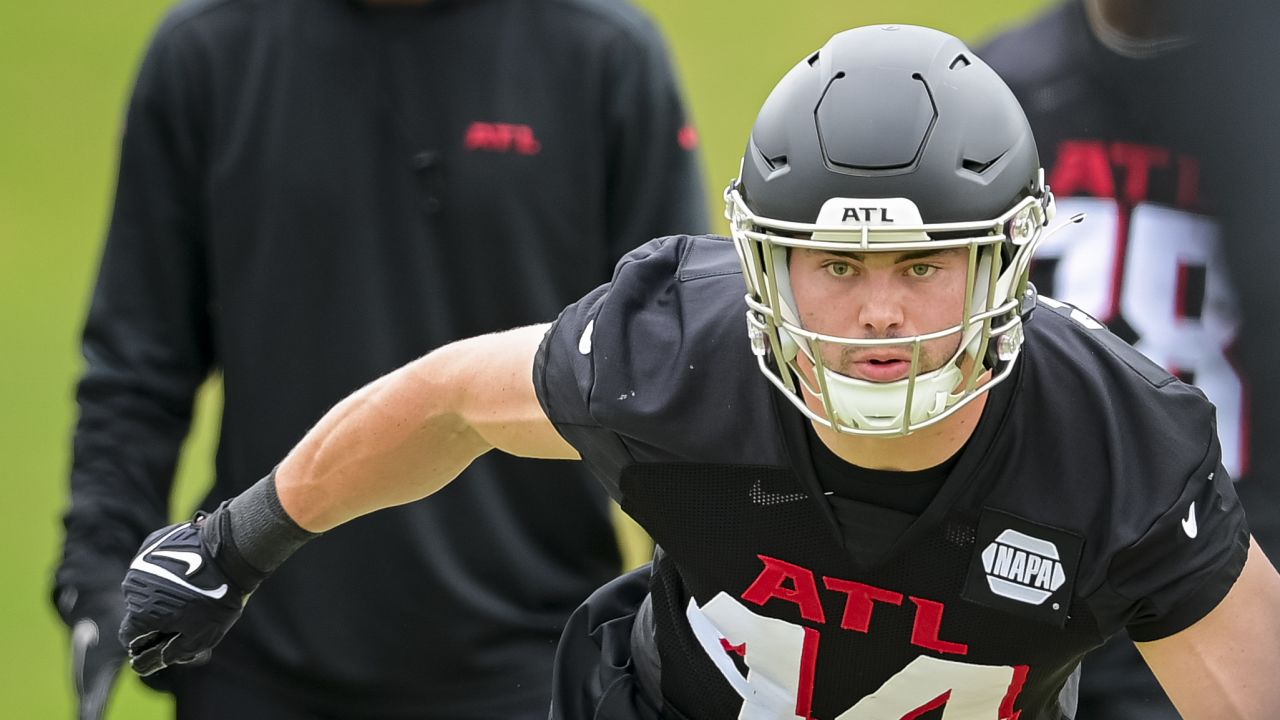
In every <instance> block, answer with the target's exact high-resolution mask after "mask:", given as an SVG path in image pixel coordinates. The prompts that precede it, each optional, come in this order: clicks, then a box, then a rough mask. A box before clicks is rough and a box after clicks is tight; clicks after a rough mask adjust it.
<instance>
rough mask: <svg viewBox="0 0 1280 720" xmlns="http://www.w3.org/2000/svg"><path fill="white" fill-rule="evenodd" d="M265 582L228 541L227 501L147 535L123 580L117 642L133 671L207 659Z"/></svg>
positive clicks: (154, 670) (149, 670) (199, 661)
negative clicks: (259, 584)
mask: <svg viewBox="0 0 1280 720" xmlns="http://www.w3.org/2000/svg"><path fill="white" fill-rule="evenodd" d="M265 577H266V573H263V572H260V571H258V570H257V569H255V568H253V567H252V566H250V565H249V564H248V563H246V562H245V561H244V560H243V558H242V557H241V556H240V554H239V551H238V550H237V549H236V547H235V544H234V542H231V538H230V530H229V522H228V518H227V506H226V503H224V504H223V505H222V506H221V507H219V508H218V509H217V510H215V511H214V512H213V513H211V514H209V515H207V516H206V515H203V514H197V515H196V518H195V519H194V520H192V521H191V522H185V523H179V524H177V525H170V526H168V527H165V528H161V529H160V530H157V531H156V532H154V533H152V534H151V535H149V536H148V537H147V539H146V540H144V541H143V543H142V550H141V551H140V552H139V553H138V555H137V556H136V557H135V558H134V559H133V563H132V564H130V565H129V570H128V572H127V573H126V574H125V578H124V583H123V588H124V599H125V615H124V620H123V622H121V624H120V643H121V644H122V645H123V646H124V647H125V648H127V649H128V653H129V662H130V664H131V665H132V666H133V669H134V670H136V671H137V672H138V674H139V675H143V676H146V675H150V674H151V673H154V672H156V671H157V670H161V669H163V668H165V667H168V666H169V665H175V664H184V663H201V662H204V661H207V660H208V659H209V656H210V654H211V653H212V651H213V647H214V646H215V645H217V644H218V642H219V641H220V640H222V637H223V636H224V635H226V633H227V630H229V629H231V626H232V625H233V624H234V623H235V621H236V620H237V619H238V618H239V617H240V612H241V610H242V609H243V607H244V601H245V598H247V597H248V595H249V593H251V592H253V590H254V589H255V588H256V587H257V586H258V583H260V582H261V581H262V579H263V578H265Z"/></svg>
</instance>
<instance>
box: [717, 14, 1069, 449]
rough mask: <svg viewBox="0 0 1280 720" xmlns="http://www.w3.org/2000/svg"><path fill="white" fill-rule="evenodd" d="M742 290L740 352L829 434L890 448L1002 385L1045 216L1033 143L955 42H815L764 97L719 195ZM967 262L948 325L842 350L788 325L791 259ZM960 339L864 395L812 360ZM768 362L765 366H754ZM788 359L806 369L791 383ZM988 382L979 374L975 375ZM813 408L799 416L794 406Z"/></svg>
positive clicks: (858, 385)
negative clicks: (870, 256)
mask: <svg viewBox="0 0 1280 720" xmlns="http://www.w3.org/2000/svg"><path fill="white" fill-rule="evenodd" d="M725 200H726V217H728V219H729V222H730V227H731V230H732V235H733V239H734V242H735V246H736V247H737V250H738V253H739V256H740V258H741V260H742V265H743V271H744V276H745V278H746V282H747V291H748V292H747V305H748V312H747V320H748V325H749V328H750V332H751V338H752V347H753V350H754V351H755V352H756V354H757V355H758V356H759V359H760V368H761V370H762V371H763V372H764V373H765V375H766V376H767V377H768V378H769V379H770V381H772V382H773V383H774V384H775V385H776V386H777V387H778V388H779V389H781V390H783V391H784V392H785V393H786V394H787V395H788V397H789V398H790V399H791V400H792V401H793V403H795V405H796V406H797V407H799V408H800V409H801V410H802V411H803V412H804V413H805V414H806V415H808V416H809V417H811V418H813V419H814V420H816V421H818V422H821V423H823V424H826V425H828V426H829V427H831V428H833V429H836V430H838V431H841V432H848V433H854V434H861V435H901V434H906V433H909V432H911V431H912V430H915V429H918V428H921V427H924V426H927V425H930V424H933V423H935V422H937V421H939V420H941V419H942V418H944V417H946V416H947V415H949V414H950V413H952V412H954V411H955V410H957V409H958V408H960V407H961V406H962V405H964V404H965V403H967V402H969V401H971V400H972V399H974V398H975V397H977V396H978V395H979V394H980V393H982V392H985V391H986V390H989V389H990V388H991V387H993V386H994V385H995V384H997V383H998V382H1000V381H1001V380H1003V379H1004V378H1005V377H1007V376H1008V374H1009V371H1010V369H1011V368H1012V365H1013V362H1014V360H1015V359H1016V358H1017V356H1018V353H1019V351H1020V350H1021V346H1022V339H1023V335H1022V315H1023V311H1024V310H1025V309H1026V307H1027V306H1029V305H1030V304H1031V303H1033V302H1034V291H1033V290H1031V289H1030V288H1029V286H1028V283H1027V275H1028V271H1029V265H1030V260H1031V253H1032V251H1033V250H1034V248H1035V246H1036V244H1037V242H1038V241H1039V239H1040V237H1041V233H1042V232H1043V229H1044V228H1045V226H1046V225H1047V224H1048V222H1049V220H1050V219H1051V218H1052V216H1053V196H1052V195H1051V194H1050V192H1049V190H1048V188H1047V187H1046V186H1045V184H1044V174H1043V172H1042V171H1041V169H1040V162H1039V156H1038V154H1037V152H1036V146H1035V140H1034V139H1033V137H1032V134H1031V129H1030V127H1029V126H1028V124H1027V120H1026V116H1025V115H1024V114H1023V111H1022V108H1021V107H1020V106H1019V104H1018V102H1017V100H1016V99H1015V98H1014V96H1013V93H1012V92H1011V91H1010V90H1009V88H1008V87H1007V86H1006V85H1005V84H1004V82H1003V81H1002V80H1001V79H1000V78H999V77H998V76H997V75H996V73H995V72H994V71H993V70H992V69H991V68H990V67H988V66H987V64H986V63H984V62H983V61H982V60H981V59H979V58H978V57H977V56H976V55H974V54H973V52H972V51H971V50H969V49H968V48H967V47H965V45H964V43H962V42H961V41H960V40H958V39H956V38H954V37H952V36H950V35H947V34H946V33H942V32H939V31H937V30H931V29H928V28H923V27H913V26H906V25H882V26H875V27H862V28H856V29H853V30H849V31H846V32H842V33H840V34H838V35H836V36H835V37H833V38H831V40H830V41H828V42H827V44H826V45H825V46H824V47H823V48H822V49H821V50H819V51H817V52H816V53H813V54H812V55H810V56H809V57H807V58H805V59H804V60H803V61H801V62H800V63H799V64H798V65H796V66H795V67H794V68H792V70H791V71H790V72H789V73H787V75H786V76H785V77H783V78H782V81H781V82H779V83H778V85H777V86H776V87H775V88H774V89H773V92H772V93H771V94H770V95H769V97H768V99H767V100H765V103H764V106H763V107H762V108H761V109H760V114H759V116H758V118H757V119H756V123H755V126H754V128H753V129H752V132H751V139H750V141H749V142H748V144H747V150H746V153H745V155H744V156H743V159H742V168H741V173H740V176H739V177H738V179H737V180H735V181H734V182H733V183H732V184H730V186H729V188H728V189H727V190H726V191H725ZM957 247H958V248H967V249H968V251H969V275H968V290H969V292H968V293H967V295H966V299H965V305H966V307H965V308H964V313H963V318H964V319H963V320H962V322H961V323H960V324H959V325H956V326H954V327H951V328H947V329H945V330H942V331H939V332H932V333H929V334H928V335H918V336H913V337H904V338H893V339H873V340H866V339H855V338H845V337H836V336H830V335H822V334H818V333H815V332H812V331H809V330H806V329H805V328H804V327H803V326H802V325H801V323H800V320H799V318H798V316H797V313H796V309H795V302H794V299H793V297H792V292H791V286H790V279H789V274H788V272H787V258H788V250H789V249H790V248H814V249H826V250H840V251H850V252H858V253H868V252H880V251H884V252H894V253H904V252H912V251H917V250H932V249H942V248H957ZM947 336H959V338H960V343H959V349H958V350H957V351H956V354H955V356H954V357H953V358H952V359H951V360H950V361H949V362H947V363H946V364H944V365H943V366H942V367H940V368H937V369H934V370H926V371H920V370H919V369H918V368H917V364H916V363H915V362H913V363H912V368H911V371H910V373H909V375H908V377H906V378H904V379H902V380H897V381H893V382H883V383H878V382H871V381H866V380H861V379H856V378H852V377H848V376H846V375H842V374H840V373H837V372H835V371H833V370H831V369H830V368H827V367H825V366H824V364H823V360H822V358H823V354H822V347H823V345H824V344H835V345H838V346H845V347H849V346H852V347H870V346H884V345H889V344H892V345H897V346H902V345H908V346H910V347H912V352H913V357H914V358H916V359H918V358H919V357H920V355H919V352H920V347H921V344H922V343H924V342H925V341H928V340H934V339H937V338H941V337H947ZM770 355H772V357H773V361H772V362H771V361H770V360H769V356H770ZM801 356H803V357H804V358H806V359H807V361H808V365H809V366H810V367H812V368H813V372H812V373H811V374H809V375H806V374H805V373H804V372H803V371H802V366H801V365H800V364H798V362H797V361H798V360H799V359H800V358H801ZM988 373H989V374H990V375H989V377H987V375H988ZM805 394H808V395H810V396H812V397H813V398H816V399H817V400H819V401H820V403H821V406H822V408H823V412H816V411H814V410H812V409H810V408H809V407H808V406H807V405H806V402H805V398H804V395H805Z"/></svg>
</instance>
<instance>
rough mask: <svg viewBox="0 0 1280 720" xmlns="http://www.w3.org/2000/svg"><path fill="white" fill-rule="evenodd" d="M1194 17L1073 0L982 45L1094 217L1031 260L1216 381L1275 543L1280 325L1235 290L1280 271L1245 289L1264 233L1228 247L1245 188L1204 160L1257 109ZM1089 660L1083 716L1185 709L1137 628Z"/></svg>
mask: <svg viewBox="0 0 1280 720" xmlns="http://www.w3.org/2000/svg"><path fill="white" fill-rule="evenodd" d="M1189 20H1190V17H1189V12H1188V9H1187V8H1184V7H1180V6H1179V3H1176V2H1175V3H1169V2H1142V1H1135V0H1070V1H1069V2H1066V3H1063V4H1061V5H1058V6H1057V7H1055V8H1053V9H1052V10H1050V11H1048V12H1047V13H1045V14H1044V15H1042V16H1041V17H1038V18H1036V19H1034V20H1032V21H1031V22H1030V23H1028V24H1027V25H1025V26H1022V27H1019V28H1016V29H1013V30H1011V31H1009V32H1006V33H1004V34H1002V35H1001V36H1000V37H997V38H996V39H994V40H993V41H992V42H990V43H989V45H988V46H987V47H985V48H983V49H980V50H979V51H978V54H979V55H980V56H982V58H983V59H984V60H986V61H987V62H988V63H990V64H991V66H992V67H993V68H994V69H995V70H996V71H997V72H999V73H1000V74H1001V76H1002V77H1003V78H1004V79H1005V80H1006V82H1008V84H1009V86H1010V88H1011V89H1012V90H1013V92H1014V94H1015V95H1016V96H1017V97H1018V99H1019V101H1020V102H1021V104H1022V105H1023V107H1024V108H1025V109H1026V112H1027V119H1028V120H1029V121H1030V123H1031V128H1032V131H1033V132H1034V133H1035V136H1036V141H1037V144H1038V145H1039V147H1040V154H1041V160H1042V162H1043V163H1044V167H1045V172H1046V176H1047V178H1048V181H1049V185H1050V186H1051V187H1052V188H1053V190H1054V194H1055V196H1056V198H1057V202H1058V207H1059V209H1060V211H1061V212H1062V213H1063V214H1071V213H1075V212H1084V213H1087V214H1088V216H1089V220H1088V222H1086V223H1085V224H1084V225H1083V226H1082V228H1081V229H1080V230H1079V231H1077V232H1073V233H1061V234H1058V235H1057V236H1055V237H1051V238H1050V239H1049V240H1048V241H1046V242H1045V243H1044V244H1043V246H1042V247H1041V249H1040V252H1039V254H1038V255H1037V260H1036V263H1035V265H1034V266H1033V268H1032V275H1031V276H1032V280H1033V281H1034V282H1035V285H1036V288H1037V289H1038V290H1039V291H1040V292H1041V293H1044V294H1046V295H1051V296H1053V297H1055V298H1058V299H1060V300H1064V301H1066V302H1069V303H1072V304H1074V305H1076V306H1077V307H1080V308H1081V309H1083V310H1085V311H1086V312H1088V313H1090V314H1091V315H1092V316H1093V317H1095V318H1097V319H1098V320H1100V321H1102V322H1103V323H1105V324H1106V325H1107V326H1108V328H1110V329H1111V330H1112V331H1113V332H1115V333H1116V334H1117V335H1119V336H1120V337H1121V338H1123V339H1125V340H1127V341H1129V342H1131V343H1134V344H1135V345H1136V347H1137V348H1138V349H1139V350H1141V351H1142V352H1143V353H1144V354H1145V355H1147V356H1148V357H1150V358H1152V359H1153V360H1155V361H1157V362H1158V363H1160V364H1161V365H1162V366H1163V367H1164V368H1165V369H1167V370H1168V371H1169V372H1171V373H1174V374H1176V375H1178V376H1179V378H1180V379H1182V380H1184V381H1185V382H1189V383H1194V384H1195V385H1197V386H1198V387H1199V388H1200V389H1201V390H1203V391H1204V393H1205V394H1206V396H1207V397H1208V399H1209V400H1210V401H1211V402H1213V403H1214V405H1215V406H1216V407H1217V421H1218V434H1219V437H1220V438H1221V439H1222V445H1223V466H1224V467H1225V468H1226V469H1227V471H1228V472H1230V473H1231V475H1232V477H1234V478H1236V479H1237V489H1238V492H1239V494H1240V497H1241V500H1242V502H1243V505H1244V507H1245V510H1246V512H1247V513H1248V515H1249V519H1250V526H1251V528H1252V529H1253V534H1254V536H1255V537H1256V538H1257V539H1258V541H1259V543H1260V544H1261V545H1262V547H1263V548H1264V549H1265V550H1267V551H1268V553H1269V554H1270V555H1271V556H1272V557H1274V556H1275V554H1276V552H1277V551H1280V545H1277V542H1280V537H1277V536H1276V533H1275V532H1274V530H1272V528H1273V527H1275V525H1276V523H1277V520H1278V518H1277V515H1280V507H1277V505H1276V504H1275V502H1274V500H1270V499H1268V498H1267V494H1266V491H1265V488H1264V487H1263V478H1264V477H1272V478H1274V471H1271V472H1270V474H1269V473H1268V471H1267V470H1266V468H1265V466H1263V467H1260V466H1259V463H1258V462H1257V461H1256V459H1255V458H1254V457H1252V455H1253V454H1254V453H1255V452H1256V451H1257V449H1259V448H1265V447H1266V446H1267V444H1268V443H1269V442H1270V441H1269V438H1272V437H1274V435H1275V432H1276V430H1277V429H1276V428H1274V427H1268V426H1267V425H1266V424H1265V423H1261V422H1259V419H1260V417H1261V418H1265V417H1267V416H1268V414H1267V409H1266V403H1265V402H1259V401H1258V398H1261V397H1264V395H1255V396H1254V399H1253V401H1252V402H1251V401H1250V398H1249V394H1250V393H1251V392H1252V393H1256V392H1257V391H1258V390H1260V389H1262V388H1261V387H1260V386H1259V381H1260V380H1261V379H1263V378H1265V377H1266V375H1267V374H1268V373H1267V369H1266V365H1262V364H1258V363H1256V362H1253V359H1254V358H1256V357H1258V356H1257V355H1256V354H1253V355H1244V356H1242V355H1241V354H1240V352H1239V349H1240V348H1239V345H1240V342H1239V341H1240V338H1241V337H1242V336H1248V341H1249V342H1251V343H1254V344H1257V343H1261V344H1274V341H1275V339H1278V338H1280V329H1278V328H1277V327H1276V325H1275V323H1274V322H1273V321H1271V320H1270V317H1271V316H1270V315H1268V314H1266V313H1265V312H1261V313H1258V316H1259V317H1264V318H1266V321H1265V322H1252V323H1250V324H1247V325H1243V326H1242V325H1241V324H1240V319H1239V318H1240V313H1239V305H1238V302H1237V299H1238V298H1239V297H1240V294H1241V290H1245V291H1246V292H1245V296H1246V297H1248V298H1250V299H1251V300H1252V301H1253V302H1255V303H1256V302H1257V296H1258V295H1259V293H1258V290H1263V292H1264V293H1265V292H1266V291H1265V289H1264V288H1262V287H1261V285H1263V284H1265V285H1274V282H1273V281H1272V280H1270V279H1266V280H1264V281H1263V283H1258V282H1256V281H1254V284H1255V285H1259V286H1260V287H1258V288H1242V287H1241V285H1240V282H1239V281H1240V279H1241V277H1242V274H1241V273H1240V270H1241V269H1242V268H1244V267H1245V266H1246V265H1247V264H1249V263H1252V262H1256V256H1255V255H1253V254H1252V253H1251V252H1249V248H1250V247H1253V246H1256V245H1257V244H1258V240H1259V239H1260V237H1261V236H1257V237H1247V236H1239V237H1236V238H1234V239H1233V240H1231V241H1230V242H1229V243H1228V244H1227V245H1226V246H1224V244H1223V242H1222V239H1223V238H1222V231H1221V228H1220V226H1219V224H1218V222H1217V221H1216V219H1215V218H1216V215H1217V214H1218V212H1219V210H1220V205H1221V204H1222V203H1223V202H1224V201H1229V200H1230V197H1228V194H1229V193H1230V192H1231V189H1230V188H1227V189H1226V190H1227V192H1224V191H1223V186H1222V185H1221V183H1217V184H1215V183H1213V182H1207V180H1208V179H1209V177H1210V176H1209V175H1208V174H1207V173H1205V172H1204V162H1205V160H1206V159H1208V160H1210V161H1212V160H1214V159H1215V156H1216V155H1218V154H1220V153H1214V152H1206V149H1208V148H1211V147H1213V146H1214V145H1221V141H1219V140H1218V139H1217V138H1215V137H1213V136H1214V135H1217V134H1220V133H1221V132H1222V124H1221V122H1222V121H1221V118H1222V117H1223V116H1224V115H1225V114H1228V113H1223V112H1222V108H1224V107H1231V108H1237V109H1238V111H1239V113H1246V114H1247V113H1252V112H1256V111H1257V108H1256V107H1253V106H1252V104H1251V103H1230V104H1228V103H1215V102H1213V101H1211V100H1210V99H1208V98H1206V97H1203V96H1202V95H1203V94H1202V92H1201V90H1203V88H1205V87H1206V83H1211V82H1216V81H1217V80H1215V78H1214V76H1211V75H1208V74H1206V73H1205V72H1204V71H1203V69H1202V68H1203V67H1205V62H1206V59H1207V58H1210V57H1212V56H1213V55H1214V53H1216V52H1217V47H1216V45H1217V44H1218V43H1221V42H1224V41H1225V42H1232V41H1231V40H1229V39H1227V38H1219V37H1204V35H1203V32H1202V31H1201V29H1202V28H1203V27H1204V25H1203V24H1202V23H1193V22H1189ZM1241 67H1243V66H1241ZM1194 88H1200V89H1201V90H1194ZM1255 97H1256V96H1255ZM1229 114H1232V115H1235V114H1237V113H1229ZM1236 171H1237V172H1238V171H1239V169H1238V167H1237V168H1236ZM1232 253H1234V254H1235V255H1236V257H1234V258H1233V257H1232ZM1233 261H1234V262H1233ZM1244 277H1249V275H1248V274H1245V275H1244ZM1254 277H1256V276H1254ZM1268 338H1271V339H1270V340H1268ZM1258 409H1261V410H1262V411H1263V415H1262V416H1256V414H1255V412H1256V410H1258ZM1083 670H1084V672H1083V675H1082V681H1081V691H1080V700H1081V705H1080V714H1081V716H1082V717H1087V718H1095V719H1097V720H1106V719H1108V718H1117V719H1120V720H1139V719H1140V718H1152V719H1155V718H1176V717H1177V711H1176V710H1175V709H1174V707H1173V706H1172V704H1170V702H1169V701H1168V699H1167V698H1166V697H1165V696H1164V694H1163V693H1162V692H1161V691H1160V688H1159V686H1158V684H1157V683H1156V681H1155V679H1154V678H1153V677H1152V676H1151V673H1150V672H1149V671H1148V670H1147V669H1146V668H1145V666H1144V665H1143V664H1142V662H1141V658H1140V657H1139V656H1138V653H1137V652H1136V651H1135V650H1134V649H1133V647H1132V645H1131V644H1130V643H1128V642H1125V640H1124V638H1123V637H1118V638H1116V639H1115V641H1113V642H1111V643H1109V644H1108V645H1107V646H1106V648H1105V649H1104V650H1100V651H1099V652H1098V653H1095V654H1093V655H1091V656H1090V657H1089V658H1088V659H1087V660H1086V661H1085V663H1084V665H1083Z"/></svg>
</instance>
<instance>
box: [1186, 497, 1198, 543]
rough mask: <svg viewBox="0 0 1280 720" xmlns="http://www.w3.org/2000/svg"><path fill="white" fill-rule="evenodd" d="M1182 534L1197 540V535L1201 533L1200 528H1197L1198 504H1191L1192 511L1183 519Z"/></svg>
mask: <svg viewBox="0 0 1280 720" xmlns="http://www.w3.org/2000/svg"><path fill="white" fill-rule="evenodd" d="M1182 532H1184V533H1186V534H1187V537H1189V538H1191V539H1192V540H1195V539H1196V535H1197V534H1199V533H1200V528H1199V527H1197V526H1196V504H1195V503H1191V509H1190V510H1188V511H1187V516H1186V517H1184V518H1182Z"/></svg>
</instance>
